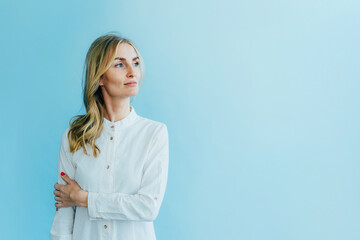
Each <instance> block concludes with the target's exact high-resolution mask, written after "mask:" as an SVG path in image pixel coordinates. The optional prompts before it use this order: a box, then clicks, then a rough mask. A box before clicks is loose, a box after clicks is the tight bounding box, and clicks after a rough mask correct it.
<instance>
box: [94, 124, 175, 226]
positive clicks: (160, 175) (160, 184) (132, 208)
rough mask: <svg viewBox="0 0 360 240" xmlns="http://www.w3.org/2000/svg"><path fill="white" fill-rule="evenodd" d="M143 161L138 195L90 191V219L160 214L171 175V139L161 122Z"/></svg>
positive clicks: (148, 218)
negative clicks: (169, 171)
mask: <svg viewBox="0 0 360 240" xmlns="http://www.w3.org/2000/svg"><path fill="white" fill-rule="evenodd" d="M147 156H148V157H147V159H146V161H145V163H144V169H143V175H142V180H141V186H140V188H139V190H138V191H137V193H136V194H125V193H120V192H116V193H97V192H89V193H88V213H89V217H90V220H97V219H107V220H132V221H154V220H155V218H156V217H157V215H158V213H159V210H160V206H161V203H162V201H163V197H164V194H165V188H166V184H167V177H168V166H169V138H168V130H167V126H166V125H165V124H162V125H161V127H160V128H159V130H158V131H157V133H155V135H154V137H153V138H152V140H151V143H150V148H149V152H148V155H147Z"/></svg>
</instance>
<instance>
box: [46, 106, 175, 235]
mask: <svg viewBox="0 0 360 240" xmlns="http://www.w3.org/2000/svg"><path fill="white" fill-rule="evenodd" d="M131 107H132V106H131ZM111 126H114V127H113V128H112V127H111ZM68 131H69V128H67V129H66V130H65V131H64V132H63V134H62V140H61V146H60V152H59V160H58V183H59V184H63V185H65V184H67V183H66V182H65V181H64V180H63V179H62V178H61V175H60V173H61V172H65V173H66V174H67V175H68V176H69V177H70V178H71V179H74V180H75V181H76V182H77V183H78V184H79V185H80V187H81V188H82V189H83V190H85V191H87V192H89V195H88V207H79V206H76V207H75V206H73V207H63V208H59V209H58V210H57V211H55V217H54V220H53V224H52V227H51V231H50V235H51V239H52V240H65V239H66V240H102V239H113V240H115V239H116V240H121V239H124V240H140V239H141V240H145V239H146V240H155V239H156V235H155V231H154V225H153V221H154V220H155V219H156V217H157V216H158V213H159V210H160V206H161V203H162V201H163V197H164V193H165V188H166V184H167V177H168V166H169V138H168V130H167V126H166V125H165V124H164V123H162V122H158V121H154V120H150V119H148V118H144V117H141V116H139V115H137V114H136V112H135V109H134V107H132V110H131V111H130V113H129V114H128V115H127V116H126V117H125V118H124V119H122V120H119V121H116V122H111V121H109V120H108V119H106V118H104V129H103V131H102V132H101V135H100V137H99V138H97V139H96V141H95V143H96V145H97V146H98V147H99V148H100V150H101V153H100V154H99V155H98V157H97V158H95V157H94V156H93V155H92V149H91V147H90V145H89V144H88V145H87V149H88V152H89V153H90V156H87V155H86V154H85V152H84V151H83V149H82V148H81V149H79V150H78V151H77V152H75V153H73V154H72V153H70V151H69V142H68V139H67V133H68ZM111 137H112V138H113V139H112V140H111ZM54 196H55V195H54ZM54 208H55V206H54Z"/></svg>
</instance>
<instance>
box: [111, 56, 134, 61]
mask: <svg viewBox="0 0 360 240" xmlns="http://www.w3.org/2000/svg"><path fill="white" fill-rule="evenodd" d="M117 59H118V60H126V58H122V57H117V58H115V59H114V60H117ZM136 59H139V57H134V58H133V61H135V60H136Z"/></svg>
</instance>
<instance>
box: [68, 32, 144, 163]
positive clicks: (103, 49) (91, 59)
mask: <svg viewBox="0 0 360 240" xmlns="http://www.w3.org/2000/svg"><path fill="white" fill-rule="evenodd" d="M121 43H127V44H129V45H131V46H132V47H133V48H134V50H135V52H136V53H137V55H138V57H139V62H140V63H139V66H140V72H141V77H140V85H139V87H140V86H141V82H142V80H143V78H144V74H145V68H144V62H143V58H142V57H141V55H140V53H139V51H138V49H137V48H136V47H135V44H134V43H133V42H132V41H131V40H129V39H127V38H124V37H122V36H121V35H120V34H119V33H117V32H112V33H108V34H105V35H102V36H100V37H98V38H97V39H96V40H95V41H94V42H93V43H92V44H91V46H90V48H89V50H88V52H87V54H86V60H85V64H84V69H83V76H84V73H85V79H84V78H83V79H84V81H83V101H84V105H85V108H86V114H84V115H76V116H73V117H72V118H71V119H70V121H69V124H70V130H69V132H68V134H67V138H68V141H69V147H70V152H71V153H75V152H76V151H77V150H78V149H80V148H83V149H84V152H85V154H86V155H88V156H89V153H88V151H87V149H86V145H87V144H89V145H90V146H91V147H92V150H93V155H94V156H95V158H96V157H97V156H98V153H97V151H99V153H100V152H101V150H100V149H99V148H98V147H97V146H96V145H95V140H96V139H97V138H98V137H99V136H100V134H101V132H102V130H103V122H104V108H105V103H104V99H103V96H102V92H101V88H100V87H99V81H100V77H101V76H102V75H103V74H104V73H105V72H106V71H107V70H108V69H109V68H110V66H111V64H112V62H113V61H114V59H115V55H116V52H117V49H118V46H119V45H120V44H121ZM84 82H85V84H84ZM74 118H75V119H74ZM73 119H74V120H73ZM72 120H73V121H72Z"/></svg>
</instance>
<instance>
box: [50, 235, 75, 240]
mask: <svg viewBox="0 0 360 240" xmlns="http://www.w3.org/2000/svg"><path fill="white" fill-rule="evenodd" d="M50 239H51V240H73V235H72V234H68V235H59V236H58V235H51V236H50Z"/></svg>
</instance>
